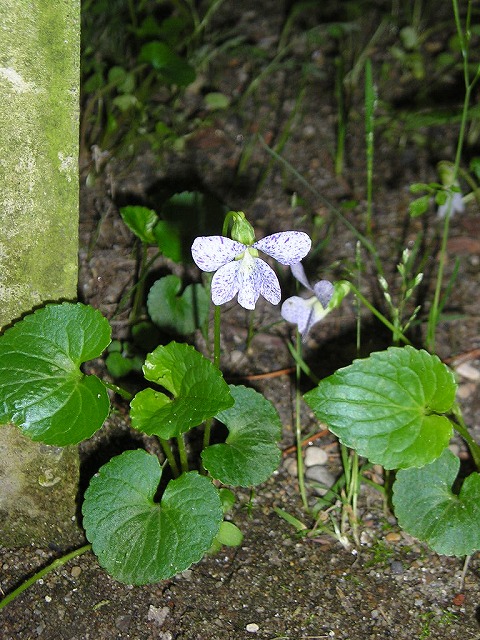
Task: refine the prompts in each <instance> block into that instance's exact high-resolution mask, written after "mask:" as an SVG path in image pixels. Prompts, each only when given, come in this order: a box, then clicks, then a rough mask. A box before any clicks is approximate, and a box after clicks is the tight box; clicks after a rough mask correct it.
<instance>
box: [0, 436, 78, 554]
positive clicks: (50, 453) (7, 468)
mask: <svg viewBox="0 0 480 640" xmlns="http://www.w3.org/2000/svg"><path fill="white" fill-rule="evenodd" d="M12 451H14V452H15V456H12V455H11V452H12ZM0 459H1V464H0V483H1V486H2V490H1V492H0V544H1V545H2V546H4V547H10V548H15V547H24V546H28V545H29V544H31V543H32V541H34V542H35V544H38V545H39V544H43V545H45V546H49V547H52V546H53V547H54V548H55V547H68V546H71V545H73V544H74V543H76V542H77V541H78V540H79V539H80V538H79V533H80V532H79V531H78V529H77V527H76V523H75V493H76V488H77V487H78V480H79V471H78V452H77V449H76V447H51V446H47V445H42V444H40V445H39V444H38V443H34V442H31V441H29V440H26V438H25V437H24V436H23V435H22V433H21V431H20V430H19V429H18V428H17V427H15V426H13V425H5V426H3V427H2V438H1V440H0Z"/></svg>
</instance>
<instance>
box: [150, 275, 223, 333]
mask: <svg viewBox="0 0 480 640" xmlns="http://www.w3.org/2000/svg"><path fill="white" fill-rule="evenodd" d="M181 288H182V281H181V280H180V278H179V277H178V276H175V275H169V276H165V277H164V278H161V279H160V280H157V281H156V282H155V284H154V285H153V286H152V288H151V289H150V291H149V294H148V299H147V308H148V313H149V314H150V317H151V318H152V320H153V321H154V322H155V324H156V325H157V326H159V327H160V328H162V329H164V330H166V331H170V332H173V333H176V334H180V335H187V334H189V333H193V332H194V331H195V329H197V328H198V327H200V326H201V325H203V323H204V322H205V320H206V318H207V315H208V311H209V309H210V299H209V296H208V294H207V292H206V291H205V288H204V287H203V286H202V285H201V284H190V285H188V286H187V287H186V288H185V290H184V291H183V293H182V294H181V295H179V294H180V290H181Z"/></svg>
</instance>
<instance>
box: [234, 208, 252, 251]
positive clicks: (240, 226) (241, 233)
mask: <svg viewBox="0 0 480 640" xmlns="http://www.w3.org/2000/svg"><path fill="white" fill-rule="evenodd" d="M232 217H233V225H232V240H236V241H237V242H241V243H242V244H245V245H247V247H249V246H250V245H252V244H253V243H254V242H255V231H254V230H253V227H252V225H251V224H250V223H249V222H248V220H247V219H246V218H245V214H244V213H243V211H232Z"/></svg>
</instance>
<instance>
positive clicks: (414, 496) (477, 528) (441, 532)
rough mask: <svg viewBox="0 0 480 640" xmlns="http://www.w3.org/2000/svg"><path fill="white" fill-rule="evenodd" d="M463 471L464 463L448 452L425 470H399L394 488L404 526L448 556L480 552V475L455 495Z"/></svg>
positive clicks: (396, 503) (447, 450) (469, 477)
mask: <svg viewBox="0 0 480 640" xmlns="http://www.w3.org/2000/svg"><path fill="white" fill-rule="evenodd" d="M459 469H460V460H459V459H458V458H457V457H456V456H455V455H454V454H453V453H452V452H451V451H450V450H449V449H445V451H444V452H443V453H442V455H441V456H440V457H439V458H438V459H437V460H435V461H434V462H432V463H431V464H428V465H426V466H425V467H422V468H421V469H402V470H401V471H399V472H398V473H397V477H396V480H395V483H394V485H393V504H394V506H395V515H396V516H397V518H398V522H399V524H400V526H401V527H403V529H405V531H407V532H408V533H410V534H411V535H412V536H415V537H416V538H418V539H419V540H423V541H425V542H426V543H427V544H428V545H429V546H430V547H431V548H432V549H434V550H435V551H436V552H437V553H441V554H443V555H447V556H469V555H471V554H473V553H474V552H475V551H478V550H479V549H480V474H478V473H472V474H471V475H469V476H468V477H467V478H466V479H465V481H464V482H463V485H462V488H461V490H460V493H459V494H458V495H455V494H454V493H453V492H452V486H453V484H454V482H455V480H456V478H457V474H458V471H459Z"/></svg>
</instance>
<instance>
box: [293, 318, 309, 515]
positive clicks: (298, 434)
mask: <svg viewBox="0 0 480 640" xmlns="http://www.w3.org/2000/svg"><path fill="white" fill-rule="evenodd" d="M296 351H297V353H298V354H299V357H300V358H301V353H302V337H301V335H300V332H299V331H298V329H297V335H296ZM300 376H301V368H300V364H299V362H297V363H296V370H295V382H296V384H295V441H296V445H297V478H298V489H299V491H300V497H301V498H302V503H303V508H304V509H305V511H307V512H308V511H309V507H308V500H307V491H306V489H305V470H304V464H303V450H302V424H301V416H300V403H301V393H300Z"/></svg>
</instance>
